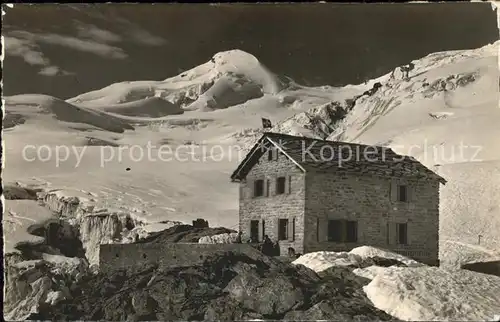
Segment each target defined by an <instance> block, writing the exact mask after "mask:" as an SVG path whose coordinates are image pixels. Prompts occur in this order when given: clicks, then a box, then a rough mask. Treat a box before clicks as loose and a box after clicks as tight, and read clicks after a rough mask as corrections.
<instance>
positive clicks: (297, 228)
mask: <svg viewBox="0 0 500 322" xmlns="http://www.w3.org/2000/svg"><path fill="white" fill-rule="evenodd" d="M281 176H284V177H286V180H287V181H286V186H287V191H286V192H285V194H279V195H277V194H276V180H277V178H278V177H281ZM258 179H264V180H269V194H268V196H266V195H267V193H266V188H267V186H266V181H264V187H265V188H264V190H265V192H264V196H263V197H253V187H254V182H255V180H258ZM304 179H305V174H304V173H303V172H302V171H301V170H300V169H299V168H298V167H297V165H295V164H294V163H293V162H292V161H291V160H290V159H288V158H286V157H285V156H284V155H282V154H280V155H278V158H277V160H271V161H269V160H268V158H267V154H266V153H265V154H263V155H262V157H261V158H260V159H259V162H258V163H257V164H255V166H254V167H253V168H252V169H251V170H250V172H249V173H248V175H247V177H246V180H245V181H244V182H242V183H241V184H240V209H239V229H240V231H241V232H242V233H243V236H242V238H243V240H244V241H246V240H248V239H249V238H250V221H251V220H259V240H262V236H263V235H268V236H269V238H271V240H272V241H277V240H278V219H288V220H289V223H291V222H292V221H293V225H294V234H293V235H294V237H293V241H289V240H286V241H285V240H283V241H280V253H281V255H285V254H287V251H288V247H293V248H294V249H295V251H296V252H297V253H302V252H303V251H304V242H303V236H304V208H305V181H304ZM262 224H263V225H264V229H263V230H264V232H262Z"/></svg>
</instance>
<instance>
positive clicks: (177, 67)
mask: <svg viewBox="0 0 500 322" xmlns="http://www.w3.org/2000/svg"><path fill="white" fill-rule="evenodd" d="M4 10H6V11H7V15H6V16H4V21H3V23H4V30H3V31H2V33H4V34H6V35H14V36H15V37H16V38H18V39H29V37H28V38H26V37H27V36H26V34H23V33H21V34H19V31H27V32H29V33H31V34H37V35H39V36H40V35H46V34H50V35H51V36H50V37H52V38H51V39H53V36H54V35H62V36H65V37H68V36H72V37H77V38H81V34H78V32H77V28H76V27H75V26H78V25H80V26H81V25H82V24H84V26H88V25H93V26H96V27H98V28H99V29H102V30H107V31H110V32H113V33H114V34H116V35H119V36H120V38H121V40H120V41H116V42H109V43H108V44H109V45H111V46H113V47H115V48H116V47H118V48H119V49H120V50H122V52H123V53H125V55H126V57H119V58H116V57H115V58H109V57H103V56H99V55H96V54H95V53H90V52H85V51H84V50H77V49H75V46H73V47H71V46H62V45H60V44H57V43H54V41H53V40H50V41H49V40H47V39H46V38H45V41H38V40H37V41H36V42H35V44H36V46H37V47H36V48H37V50H39V51H41V52H42V53H43V55H44V57H45V58H46V59H47V60H49V61H50V63H51V64H53V65H56V66H58V67H59V68H61V69H63V70H66V71H69V72H70V73H73V74H71V75H61V76H43V75H39V74H38V72H39V71H40V68H41V66H40V65H36V64H31V65H30V64H27V63H26V62H25V60H23V58H21V57H19V55H18V56H16V57H13V56H12V55H9V51H7V57H6V59H5V62H4V94H5V95H13V94H20V93H44V94H49V95H54V96H57V97H60V98H69V97H72V96H74V95H77V94H80V93H82V92H85V91H89V90H93V89H98V88H101V87H104V86H106V85H109V84H111V83H114V82H118V81H125V80H161V79H165V78H167V77H170V76H174V75H177V74H178V73H180V72H182V71H183V70H186V69H189V68H192V67H194V66H196V65H199V64H201V63H204V62H206V61H208V60H209V59H210V57H211V56H213V54H215V53H216V52H219V51H224V50H229V49H235V48H238V49H242V50H244V51H247V52H249V53H251V54H253V55H255V56H256V57H257V58H258V59H259V60H260V61H261V62H262V63H263V64H264V65H266V66H267V67H268V68H269V69H270V70H271V71H273V72H275V73H277V74H280V75H287V76H289V77H291V78H293V79H295V80H296V81H297V82H299V83H302V84H305V85H333V86H336V85H344V84H349V83H359V82H362V81H363V80H364V79H370V78H374V77H377V76H380V75H382V74H384V73H387V72H388V71H390V70H391V69H393V68H395V67H397V66H399V65H402V64H405V63H408V62H409V61H410V60H412V59H416V58H419V57H422V56H425V55H427V54H429V53H431V52H436V51H442V50H454V49H470V48H477V47H481V46H483V45H485V44H488V43H490V42H493V41H496V40H497V39H498V28H497V25H496V13H495V12H494V11H493V10H492V9H491V5H490V4H489V3H435V4H420V3H413V4H411V3H410V4H320V3H315V4H261V5H249V4H246V5H245V4H232V5H229V4H228V5H207V4H155V5H151V4H140V5H124V4H108V5H106V4H95V5H71V6H69V5H48V4H47V5H16V6H15V7H14V8H13V9H9V8H6V9H4ZM83 29H85V28H83ZM138 29H140V30H142V32H147V33H148V34H153V35H154V36H155V37H156V38H158V37H159V38H160V40H162V41H158V42H157V43H156V44H152V45H145V44H142V43H141V40H144V39H146V38H149V37H146V36H144V37H142V39H138V38H141V34H139V33H138V32H137V30H138ZM16 31H17V34H16ZM80 31H81V29H80ZM12 32H14V33H12ZM132 34H133V35H136V37H135V38H134V39H132V38H133V37H131V35H132ZM19 35H21V36H19ZM23 37H24V38H23ZM42 37H43V36H42ZM30 46H32V45H30ZM30 48H32V49H33V47H30ZM15 50H16V49H14V52H16V51H15ZM17 53H18V54H19V49H17Z"/></svg>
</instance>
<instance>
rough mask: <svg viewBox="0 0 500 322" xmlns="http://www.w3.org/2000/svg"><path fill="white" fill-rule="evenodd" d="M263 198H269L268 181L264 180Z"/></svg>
mask: <svg viewBox="0 0 500 322" xmlns="http://www.w3.org/2000/svg"><path fill="white" fill-rule="evenodd" d="M263 195H264V197H269V179H267V178H264V193H263Z"/></svg>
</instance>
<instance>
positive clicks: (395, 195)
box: [391, 180, 398, 202]
mask: <svg viewBox="0 0 500 322" xmlns="http://www.w3.org/2000/svg"><path fill="white" fill-rule="evenodd" d="M397 200H398V184H397V182H396V180H392V181H391V201H392V202H396V201H397Z"/></svg>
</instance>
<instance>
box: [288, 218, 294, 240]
mask: <svg viewBox="0 0 500 322" xmlns="http://www.w3.org/2000/svg"><path fill="white" fill-rule="evenodd" d="M294 240H295V217H292V218H290V219H289V220H288V241H294Z"/></svg>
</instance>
